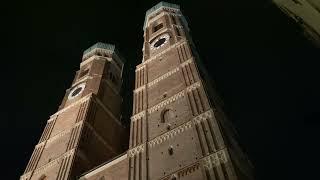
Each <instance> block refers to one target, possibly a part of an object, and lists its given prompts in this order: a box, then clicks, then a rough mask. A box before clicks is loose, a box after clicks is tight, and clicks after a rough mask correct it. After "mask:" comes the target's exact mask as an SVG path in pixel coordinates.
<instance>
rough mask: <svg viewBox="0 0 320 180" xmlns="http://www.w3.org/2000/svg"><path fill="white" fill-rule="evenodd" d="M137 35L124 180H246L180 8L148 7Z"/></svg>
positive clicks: (242, 159)
mask: <svg viewBox="0 0 320 180" xmlns="http://www.w3.org/2000/svg"><path fill="white" fill-rule="evenodd" d="M143 29H144V44H143V50H142V51H143V60H142V63H141V64H139V65H138V66H137V67H136V71H135V72H136V79H135V89H134V92H133V93H134V96H133V97H134V99H133V116H132V118H131V130H130V143H129V150H128V163H129V175H128V176H129V178H128V179H129V180H143V179H150V180H156V179H190V180H191V179H192V180H194V179H215V180H233V179H252V173H251V166H250V163H249V161H248V160H247V158H246V156H245V154H244V153H242V151H241V149H240V148H239V145H238V144H237V143H236V141H235V135H236V133H235V131H234V129H233V128H232V126H231V124H230V123H229V121H228V120H227V119H226V118H225V116H224V114H223V112H222V111H221V109H220V108H221V105H220V103H219V99H218V96H217V95H216V93H215V91H214V90H213V88H212V84H211V81H210V79H209V78H208V75H207V73H206V70H205V68H204V67H203V65H202V64H201V61H200V59H199V56H198V55H197V52H196V50H195V47H194V44H193V43H192V40H191V37H190V34H189V27H188V24H187V22H186V19H185V17H184V16H183V15H182V13H181V11H180V8H179V6H178V5H175V4H170V3H165V2H160V3H159V4H157V5H156V6H154V7H152V8H151V9H150V10H148V11H147V12H146V16H145V23H144V28H143Z"/></svg>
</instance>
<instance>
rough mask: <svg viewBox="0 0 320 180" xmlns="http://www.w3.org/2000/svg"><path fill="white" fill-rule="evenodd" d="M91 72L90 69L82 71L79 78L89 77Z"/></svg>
mask: <svg viewBox="0 0 320 180" xmlns="http://www.w3.org/2000/svg"><path fill="white" fill-rule="evenodd" d="M88 72H89V68H88V69H85V70H82V71H81V72H80V74H79V78H82V77H83V76H85V75H87V74H88Z"/></svg>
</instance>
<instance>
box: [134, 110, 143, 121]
mask: <svg viewBox="0 0 320 180" xmlns="http://www.w3.org/2000/svg"><path fill="white" fill-rule="evenodd" d="M145 115H146V111H141V112H140V113H138V114H136V115H134V116H131V121H136V120H138V119H140V118H142V117H144V116H145Z"/></svg>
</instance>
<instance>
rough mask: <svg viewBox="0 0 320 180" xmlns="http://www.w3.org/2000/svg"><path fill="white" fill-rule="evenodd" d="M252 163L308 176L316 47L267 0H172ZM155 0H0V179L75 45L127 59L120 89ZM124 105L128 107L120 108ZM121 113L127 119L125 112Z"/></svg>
mask: <svg viewBox="0 0 320 180" xmlns="http://www.w3.org/2000/svg"><path fill="white" fill-rule="evenodd" d="M173 2H174V3H177V4H180V5H181V9H182V10H183V13H184V15H185V16H186V17H187V21H188V23H189V27H190V29H191V36H192V37H193V40H194V42H195V44H196V46H197V48H198V51H199V54H200V56H201V58H202V61H203V62H204V64H205V65H206V66H207V68H208V70H209V72H210V75H211V77H212V79H214V81H215V82H216V85H217V87H216V88H217V89H218V91H219V92H220V94H221V96H222V98H223V100H224V102H225V105H226V107H225V111H226V112H227V114H228V115H229V117H230V119H231V120H232V121H233V122H234V124H235V125H236V127H237V129H238V130H239V133H240V137H241V139H240V141H241V143H242V144H243V146H244V147H245V150H246V151H247V153H248V155H249V157H250V159H251V161H252V163H253V164H254V166H255V173H256V177H257V179H260V180H264V179H265V180H267V179H316V178H315V177H313V176H314V175H315V173H316V172H317V170H318V169H317V166H318V163H317V161H318V160H319V158H317V157H318V155H317V153H318V151H319V143H318V142H319V140H318V134H319V133H318V131H319V121H318V120H319V103H318V102H319V100H320V96H319V90H320V88H319V85H318V84H319V79H318V77H319V74H318V71H319V66H318V65H317V61H319V54H320V53H319V49H316V48H315V47H314V46H313V45H312V44H311V43H310V42H309V41H307V40H306V39H305V38H304V36H303V35H302V33H301V31H300V29H299V27H298V26H297V25H296V24H295V23H293V21H291V20H290V19H288V18H287V17H286V16H285V15H284V14H283V13H282V12H281V11H280V10H279V9H277V8H276V7H275V6H274V5H272V3H270V2H269V1H262V0H241V1H239V0H221V1H217V0H211V1H203V2H202V1H186V0H184V1H173ZM156 3H158V2H157V1H108V0H100V1H71V0H70V1H51V2H47V1H19V2H18V1H11V2H6V3H3V4H1V9H2V10H1V13H4V15H2V16H1V18H2V20H1V30H2V33H1V36H2V37H1V39H2V40H1V46H3V47H2V48H1V63H2V65H1V67H2V68H1V69H2V70H1V77H2V78H1V114H0V115H1V116H0V117H1V134H0V135H1V137H2V141H1V152H2V153H1V156H2V158H1V159H2V161H1V164H2V166H3V168H2V170H1V171H2V173H1V178H0V179H18V178H19V176H20V175H21V174H22V173H23V171H24V168H25V167H26V165H27V162H28V160H29V158H30V156H31V153H32V151H33V148H34V146H35V145H36V143H37V141H38V140H39V138H40V136H41V132H42V130H43V128H44V126H45V124H46V121H47V120H48V118H49V116H50V115H52V114H54V113H55V112H56V110H57V108H58V106H59V104H60V102H61V100H62V97H63V96H64V93H65V90H66V89H67V88H69V86H70V85H71V82H72V79H73V76H74V73H75V71H76V70H77V69H78V68H79V63H80V61H81V56H82V52H83V50H85V49H86V48H88V47H89V46H91V45H92V44H94V43H96V42H98V41H101V42H107V43H113V44H116V46H117V48H118V49H119V51H120V52H121V53H122V55H123V56H124V57H125V58H126V59H127V64H126V66H127V71H126V76H128V77H129V78H128V79H127V80H128V81H131V82H129V83H126V84H125V87H126V91H125V98H131V93H132V88H133V81H132V80H133V79H132V77H133V76H134V74H133V72H134V66H135V65H137V64H139V63H140V62H141V59H142V53H141V49H142V43H143V30H142V27H143V21H144V15H145V12H146V10H147V9H149V8H151V7H152V6H154V5H155V4H156ZM129 109H130V108H129ZM127 121H128V120H127Z"/></svg>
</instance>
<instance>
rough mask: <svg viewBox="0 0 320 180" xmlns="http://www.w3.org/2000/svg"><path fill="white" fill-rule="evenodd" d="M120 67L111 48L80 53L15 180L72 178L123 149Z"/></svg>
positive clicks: (120, 61)
mask: <svg viewBox="0 0 320 180" xmlns="http://www.w3.org/2000/svg"><path fill="white" fill-rule="evenodd" d="M123 66H124V62H123V58H121V56H120V55H119V53H118V52H117V50H116V49H115V47H114V46H113V45H110V44H104V43H97V44H95V45H93V46H92V47H90V48H89V49H87V50H86V51H84V53H83V58H82V62H81V64H80V70H79V71H77V72H76V75H75V78H74V81H73V82H72V85H71V88H70V89H67V91H66V94H65V97H64V98H63V101H62V103H61V105H60V107H59V110H58V111H57V112H56V113H55V114H53V115H52V116H50V119H49V120H48V122H47V125H46V126H45V129H44V131H43V134H42V136H41V138H40V140H39V143H38V144H37V145H36V146H35V149H34V152H33V154H32V156H31V158H30V161H29V163H28V165H27V167H26V169H25V172H24V174H23V175H22V176H21V178H20V179H21V180H29V179H30V180H44V179H46V180H47V179H50V180H67V179H75V178H76V176H79V175H80V174H81V173H83V172H84V171H87V170H89V169H91V168H93V167H96V166H97V165H99V164H101V163H103V162H105V161H107V160H109V159H111V158H112V157H114V156H116V155H118V154H120V153H122V152H124V151H125V149H126V148H127V146H126V143H125V142H127V131H126V130H125V128H124V127H123V126H122V124H121V122H120V118H121V112H120V110H121V103H122V97H121V95H120V89H121V85H122V71H123Z"/></svg>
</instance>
